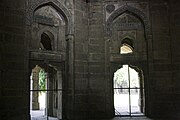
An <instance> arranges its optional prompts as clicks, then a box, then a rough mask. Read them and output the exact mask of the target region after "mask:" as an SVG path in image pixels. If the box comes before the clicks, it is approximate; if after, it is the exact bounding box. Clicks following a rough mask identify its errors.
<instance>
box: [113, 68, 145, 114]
mask: <svg viewBox="0 0 180 120" xmlns="http://www.w3.org/2000/svg"><path fill="white" fill-rule="evenodd" d="M113 83H114V110H115V115H116V116H141V115H144V101H145V100H144V82H143V75H142V72H140V71H137V70H135V69H134V68H132V67H131V66H129V65H123V66H122V68H120V69H118V70H117V71H116V72H115V73H114V78H113Z"/></svg>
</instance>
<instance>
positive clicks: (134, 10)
mask: <svg viewBox="0 0 180 120" xmlns="http://www.w3.org/2000/svg"><path fill="white" fill-rule="evenodd" d="M123 13H131V14H133V15H134V16H136V17H137V18H139V20H140V21H141V22H142V24H143V26H144V31H145V37H146V39H147V37H148V36H149V35H150V23H149V19H148V17H147V16H146V15H145V14H144V13H143V12H142V11H140V10H139V9H137V8H134V7H132V6H129V5H124V6H123V7H120V8H118V9H117V10H116V11H114V12H113V13H112V14H111V15H110V16H109V17H108V19H107V21H106V27H107V28H106V30H107V35H108V36H111V33H112V24H113V21H114V20H115V19H116V18H117V17H119V16H120V15H122V14H123Z"/></svg>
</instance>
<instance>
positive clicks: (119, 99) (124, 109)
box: [114, 94, 143, 116]
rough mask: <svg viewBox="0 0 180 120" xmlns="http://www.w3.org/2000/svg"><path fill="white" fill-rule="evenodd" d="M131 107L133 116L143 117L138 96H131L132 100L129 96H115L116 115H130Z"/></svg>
mask: <svg viewBox="0 0 180 120" xmlns="http://www.w3.org/2000/svg"><path fill="white" fill-rule="evenodd" d="M129 101H131V102H129ZM130 106H131V115H134V116H136V115H143V113H141V111H140V106H139V95H138V94H131V99H130V100H129V94H114V107H115V115H130Z"/></svg>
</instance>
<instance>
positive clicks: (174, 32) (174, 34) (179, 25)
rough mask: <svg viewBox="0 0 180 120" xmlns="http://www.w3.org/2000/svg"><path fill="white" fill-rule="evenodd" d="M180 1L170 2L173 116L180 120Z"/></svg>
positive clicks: (173, 0)
mask: <svg viewBox="0 0 180 120" xmlns="http://www.w3.org/2000/svg"><path fill="white" fill-rule="evenodd" d="M179 5H180V1H179V0H172V1H170V7H169V10H170V13H171V15H170V29H171V31H170V35H171V54H172V88H173V95H174V96H173V98H172V100H173V102H174V103H173V111H174V112H173V116H174V117H177V118H180V108H179V107H178V106H180V87H179V86H180V80H179V79H180V74H179V73H180V57H179V56H180V52H179V51H180V47H179V44H180V41H179V40H180V34H179V33H180V7H179Z"/></svg>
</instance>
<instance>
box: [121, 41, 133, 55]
mask: <svg viewBox="0 0 180 120" xmlns="http://www.w3.org/2000/svg"><path fill="white" fill-rule="evenodd" d="M133 51H134V45H133V41H132V40H131V39H129V38H125V39H123V40H122V42H121V46H120V54H129V53H133Z"/></svg>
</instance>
